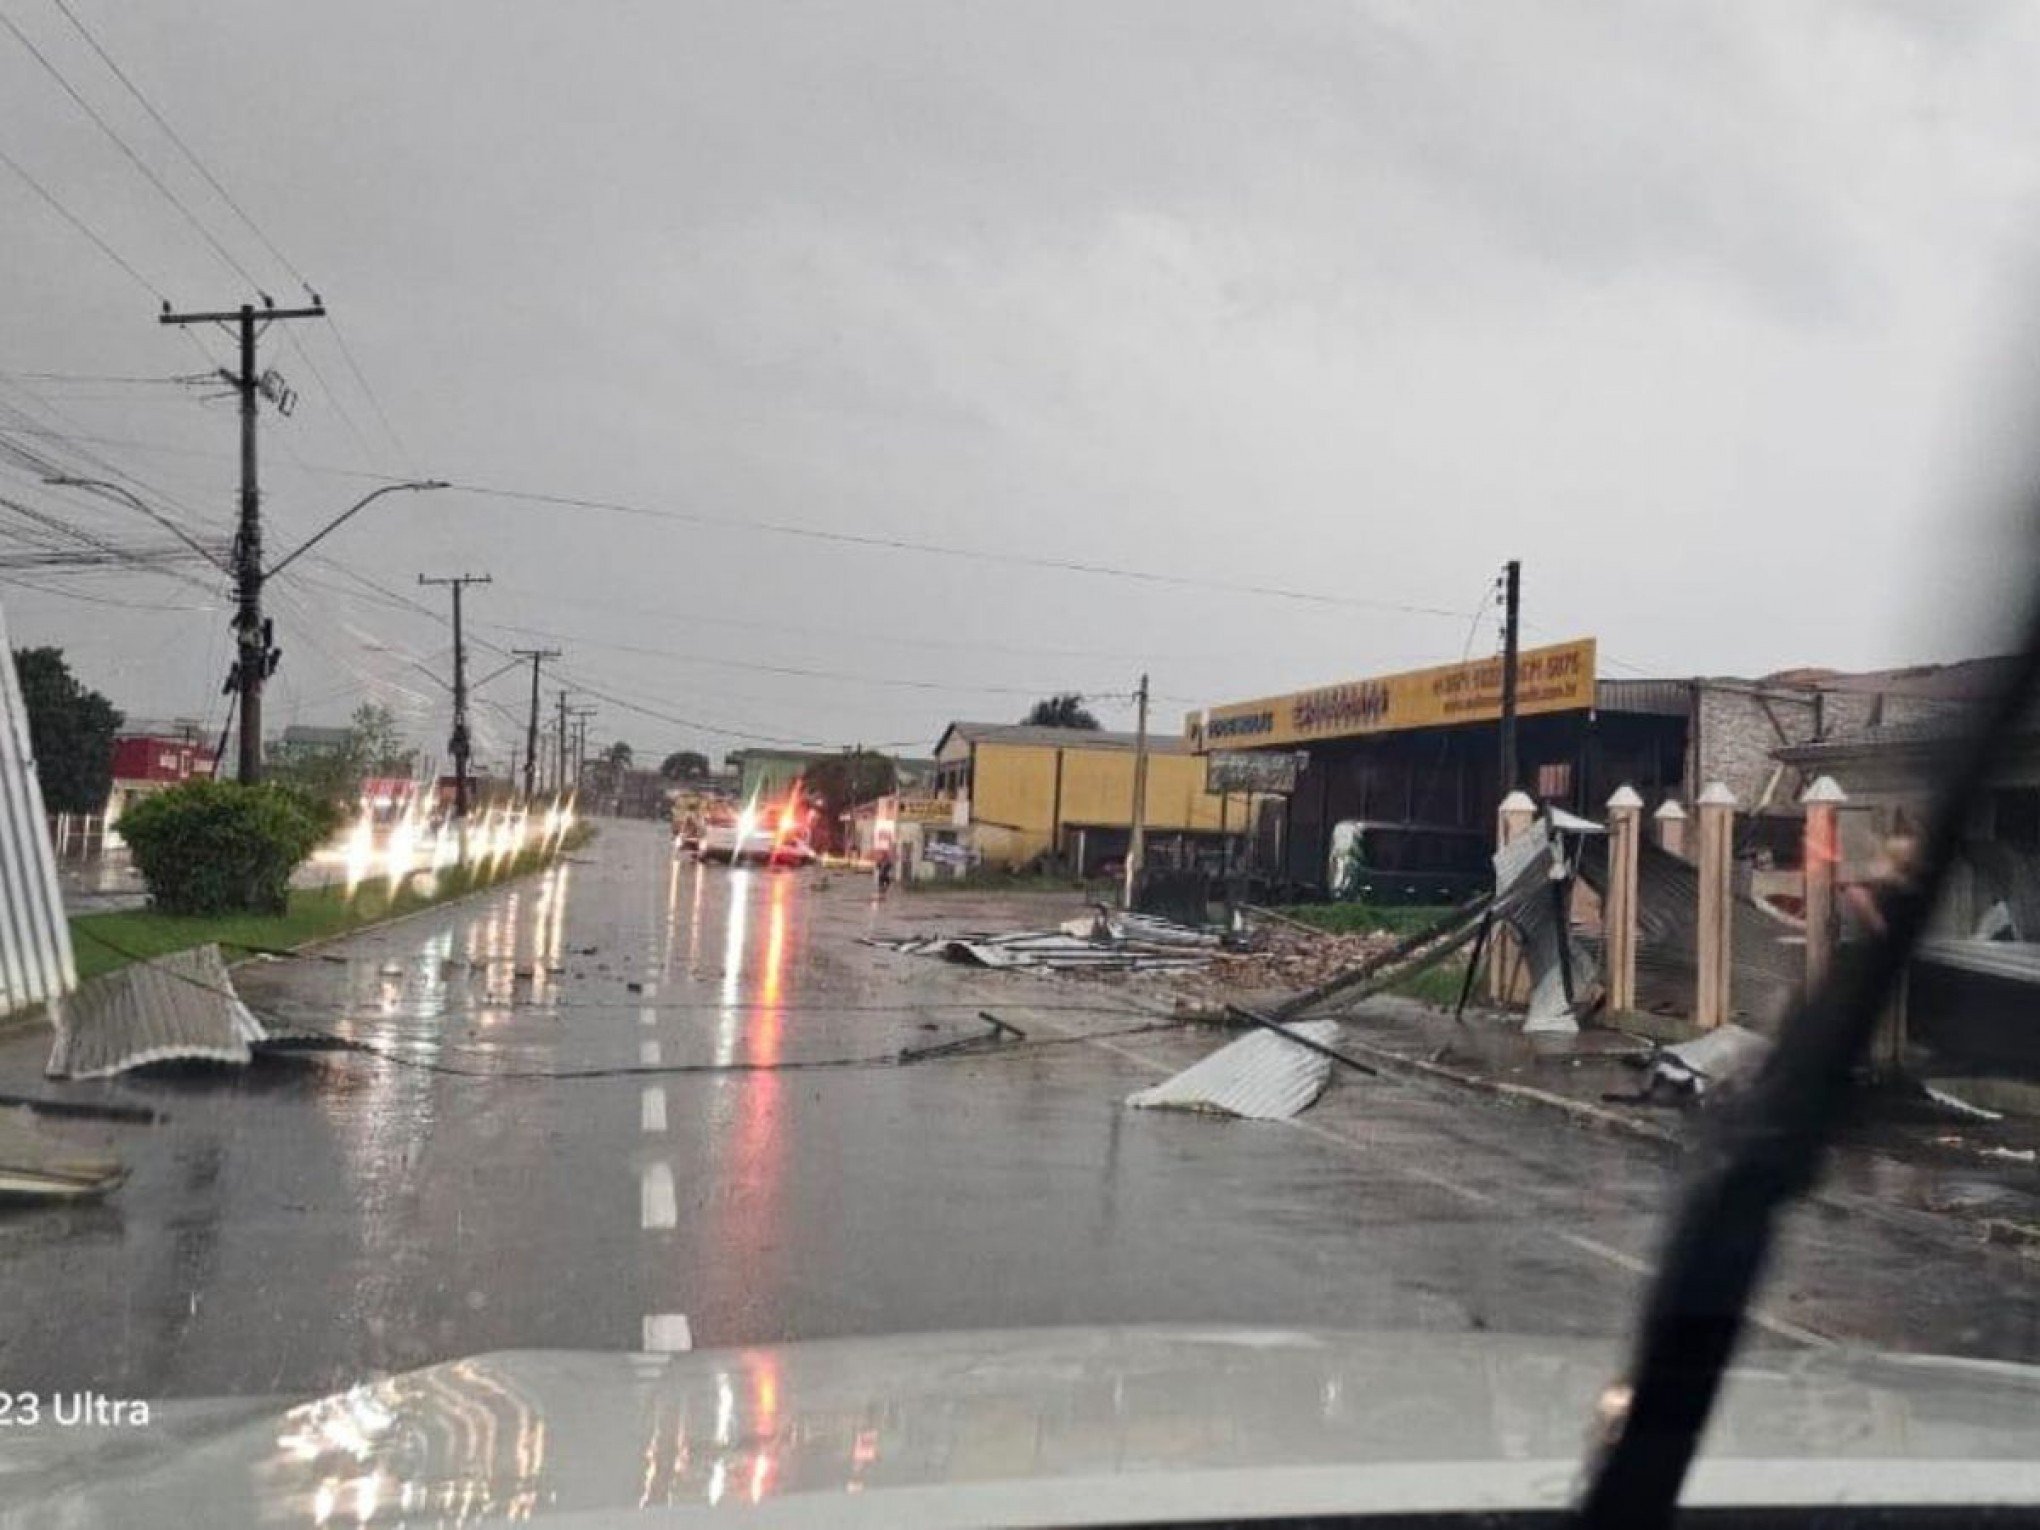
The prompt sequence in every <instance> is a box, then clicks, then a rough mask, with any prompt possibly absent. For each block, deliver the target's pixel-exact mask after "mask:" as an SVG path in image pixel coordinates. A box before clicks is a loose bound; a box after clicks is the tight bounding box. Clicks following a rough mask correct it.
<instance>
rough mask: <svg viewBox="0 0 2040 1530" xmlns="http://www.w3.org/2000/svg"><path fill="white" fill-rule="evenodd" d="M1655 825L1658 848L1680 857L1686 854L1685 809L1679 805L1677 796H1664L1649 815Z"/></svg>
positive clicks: (1682, 857)
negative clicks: (1655, 809)
mask: <svg viewBox="0 0 2040 1530" xmlns="http://www.w3.org/2000/svg"><path fill="white" fill-rule="evenodd" d="M1650 817H1651V822H1652V823H1654V824H1655V825H1656V826H1657V842H1658V849H1660V850H1663V851H1665V852H1667V853H1668V854H1671V855H1676V856H1678V857H1680V858H1681V859H1684V858H1685V854H1686V810H1685V809H1684V808H1682V807H1680V806H1679V799H1678V798H1677V797H1667V798H1665V800H1664V802H1663V804H1662V805H1660V806H1659V808H1658V810H1657V811H1656V812H1655V813H1653V814H1651V815H1650Z"/></svg>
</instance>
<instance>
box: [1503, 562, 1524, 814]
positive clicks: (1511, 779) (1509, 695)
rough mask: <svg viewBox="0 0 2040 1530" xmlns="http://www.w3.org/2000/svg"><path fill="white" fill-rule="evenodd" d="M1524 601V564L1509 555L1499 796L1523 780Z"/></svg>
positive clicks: (1505, 586)
mask: <svg viewBox="0 0 2040 1530" xmlns="http://www.w3.org/2000/svg"><path fill="white" fill-rule="evenodd" d="M1522 603H1523V565H1522V564H1521V563H1519V562H1517V561H1516V560H1515V559H1514V558H1511V559H1510V560H1509V561H1508V562H1507V563H1506V564H1505V565H1503V568H1502V764H1501V769H1502V795H1503V796H1505V797H1506V796H1507V795H1508V794H1509V793H1510V792H1512V791H1515V790H1516V789H1517V788H1518V787H1519V786H1521V785H1522V784H1523V783H1522V782H1521V781H1520V780H1519V779H1517V764H1516V653H1517V647H1518V645H1517V640H1516V639H1517V630H1516V629H1517V618H1518V616H1519V614H1520V611H1521V607H1522Z"/></svg>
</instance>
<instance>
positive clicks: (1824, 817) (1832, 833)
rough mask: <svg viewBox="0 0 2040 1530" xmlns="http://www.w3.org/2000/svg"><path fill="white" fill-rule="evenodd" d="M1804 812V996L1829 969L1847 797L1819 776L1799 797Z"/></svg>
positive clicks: (1837, 926)
mask: <svg viewBox="0 0 2040 1530" xmlns="http://www.w3.org/2000/svg"><path fill="white" fill-rule="evenodd" d="M1799 800H1800V802H1801V804H1802V805H1803V806H1804V807H1805V808H1806V829H1805V831H1804V834H1805V837H1804V839H1803V841H1802V851H1801V856H1800V860H1801V864H1802V865H1803V866H1804V868H1805V875H1806V987H1807V991H1808V992H1809V993H1810V992H1812V991H1813V990H1814V989H1815V988H1818V987H1819V986H1820V985H1821V983H1822V982H1823V981H1825V980H1826V978H1827V975H1828V974H1829V973H1830V972H1832V971H1833V970H1834V965H1835V942H1836V940H1837V939H1839V938H1840V923H1839V921H1838V919H1837V918H1836V914H1837V909H1838V905H1837V904H1836V902H1835V890H1836V884H1837V881H1838V879H1839V877H1840V874H1841V867H1842V839H1841V833H1842V814H1841V808H1842V804H1843V803H1845V802H1847V801H1848V800H1849V798H1848V794H1847V793H1846V792H1844V791H1843V790H1842V789H1841V787H1840V786H1838V785H1836V784H1835V779H1834V777H1832V776H1822V777H1820V778H1819V779H1818V780H1816V781H1815V782H1814V783H1813V784H1812V785H1811V786H1809V787H1807V789H1806V790H1805V791H1804V792H1802V793H1801V794H1800V797H1799Z"/></svg>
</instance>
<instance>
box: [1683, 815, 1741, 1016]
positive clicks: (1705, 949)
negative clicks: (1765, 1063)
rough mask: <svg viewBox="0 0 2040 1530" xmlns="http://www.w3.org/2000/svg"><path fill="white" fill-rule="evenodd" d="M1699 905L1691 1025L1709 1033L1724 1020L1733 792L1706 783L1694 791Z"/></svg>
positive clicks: (1726, 1010) (1727, 993) (1728, 996)
mask: <svg viewBox="0 0 2040 1530" xmlns="http://www.w3.org/2000/svg"><path fill="white" fill-rule="evenodd" d="M1697 806H1698V808H1699V810H1700V907H1699V909H1698V914H1699V920H1698V923H1699V936H1698V940H1697V942H1696V944H1697V947H1698V949H1697V951H1696V952H1695V956H1696V959H1697V964H1698V967H1699V982H1698V983H1697V984H1696V985H1695V988H1696V992H1695V993H1694V996H1693V1023H1694V1024H1695V1025H1697V1026H1699V1027H1700V1029H1702V1030H1703V1031H1711V1030H1713V1029H1714V1028H1715V1027H1716V1026H1717V1025H1720V1024H1722V1023H1723V1022H1724V1021H1725V1020H1727V1019H1728V1014H1729V1008H1730V999H1731V987H1730V977H1729V973H1730V967H1729V960H1730V955H1731V953H1730V949H1729V948H1730V922H1729V921H1730V916H1731V909H1732V907H1733V900H1734V887H1733V885H1732V884H1733V879H1734V875H1735V855H1734V836H1735V793H1734V792H1732V791H1730V790H1729V789H1728V787H1727V786H1726V785H1725V784H1724V783H1722V782H1720V781H1710V782H1709V783H1708V785H1707V789H1706V790H1705V791H1703V792H1701V793H1700V799H1699V802H1698V803H1697Z"/></svg>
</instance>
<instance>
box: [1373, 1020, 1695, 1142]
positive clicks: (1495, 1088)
mask: <svg viewBox="0 0 2040 1530" xmlns="http://www.w3.org/2000/svg"><path fill="white" fill-rule="evenodd" d="M1340 1044H1341V1045H1342V1046H1344V1047H1345V1048H1346V1049H1347V1050H1348V1051H1352V1052H1358V1053H1360V1054H1362V1055H1363V1056H1365V1057H1367V1058H1368V1059H1370V1060H1371V1061H1374V1062H1379V1063H1380V1064H1382V1065H1383V1066H1384V1067H1386V1068H1388V1069H1389V1070H1390V1071H1391V1072H1398V1073H1411V1074H1417V1075H1419V1076H1421V1077H1425V1078H1435V1079H1441V1080H1443V1081H1445V1082H1446V1083H1450V1084H1457V1085H1459V1086H1460V1087H1462V1088H1465V1089H1474V1090H1478V1091H1479V1092H1481V1093H1482V1094H1491V1095H1494V1096H1496V1097H1497V1098H1500V1099H1505V1100H1519V1101H1522V1102H1523V1103H1525V1104H1530V1105H1538V1106H1542V1107H1544V1108H1545V1109H1547V1110H1553V1111H1556V1112H1558V1113H1559V1114H1561V1115H1564V1116H1567V1117H1569V1118H1571V1119H1572V1120H1573V1121H1575V1122H1577V1123H1578V1124H1580V1125H1582V1126H1585V1127H1587V1128H1589V1129H1590V1130H1594V1131H1603V1132H1610V1133H1612V1134H1614V1135H1616V1136H1621V1137H1630V1138H1634V1139H1636V1140H1638V1141H1641V1142H1648V1143H1651V1144H1652V1145H1653V1146H1656V1147H1659V1148H1664V1149H1669V1150H1670V1151H1671V1152H1673V1153H1675V1154H1677V1153H1683V1152H1684V1151H1685V1150H1686V1146H1687V1144H1686V1141H1685V1139H1684V1138H1683V1137H1681V1136H1680V1135H1679V1134H1678V1133H1677V1132H1673V1131H1668V1130H1666V1129H1665V1128H1664V1127H1662V1126H1658V1125H1656V1124H1654V1123H1652V1122H1649V1121H1639V1120H1637V1119H1636V1118H1635V1117H1634V1116H1628V1115H1624V1114H1623V1113H1622V1112H1620V1111H1616V1110H1610V1109H1609V1108H1608V1107H1606V1106H1604V1105H1595V1104H1591V1103H1589V1102H1588V1101H1586V1100H1575V1099H1573V1098H1572V1097H1571V1096H1569V1095H1563V1094H1554V1093H1552V1092H1551V1091H1550V1090H1549V1089H1538V1088H1534V1087H1533V1086H1531V1085H1529V1084H1512V1083H1509V1082H1507V1081H1506V1080H1503V1079H1498V1078H1490V1077H1488V1075H1486V1074H1484V1073H1469V1072H1466V1071H1465V1070H1464V1069H1460V1068H1448V1067H1446V1066H1445V1065H1444V1064H1442V1063H1434V1062H1431V1061H1429V1060H1428V1059H1426V1058H1421V1057H1411V1056H1410V1055H1409V1054H1408V1053H1406V1052H1398V1051H1395V1050H1393V1049H1392V1048H1389V1047H1384V1046H1380V1045H1378V1044H1376V1043H1374V1042H1369V1041H1358V1040H1355V1039H1354V1038H1353V1037H1352V1035H1350V1034H1348V1035H1347V1036H1345V1037H1344V1038H1343V1039H1342V1041H1341V1043H1340Z"/></svg>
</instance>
